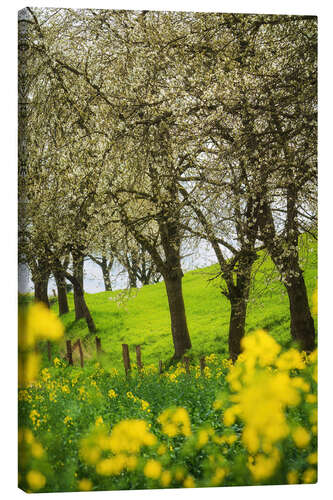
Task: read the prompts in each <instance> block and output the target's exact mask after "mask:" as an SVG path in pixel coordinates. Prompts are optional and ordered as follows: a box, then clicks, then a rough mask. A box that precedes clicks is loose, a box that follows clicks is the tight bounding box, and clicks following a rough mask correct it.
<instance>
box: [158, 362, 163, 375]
mask: <svg viewBox="0 0 333 500" xmlns="http://www.w3.org/2000/svg"><path fill="white" fill-rule="evenodd" d="M158 371H159V374H160V375H162V373H163V363H162V361H161V360H159V362H158Z"/></svg>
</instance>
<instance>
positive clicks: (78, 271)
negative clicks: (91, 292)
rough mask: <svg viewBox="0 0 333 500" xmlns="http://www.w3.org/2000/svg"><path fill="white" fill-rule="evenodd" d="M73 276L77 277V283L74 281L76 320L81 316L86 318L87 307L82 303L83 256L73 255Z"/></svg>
mask: <svg viewBox="0 0 333 500" xmlns="http://www.w3.org/2000/svg"><path fill="white" fill-rule="evenodd" d="M73 276H74V278H75V283H74V282H72V283H73V292H74V307H75V320H76V321H78V320H79V319H81V318H85V317H86V316H85V314H86V309H85V306H84V305H83V303H82V297H83V301H84V295H83V290H84V288H83V256H82V255H78V256H75V257H74V255H73Z"/></svg>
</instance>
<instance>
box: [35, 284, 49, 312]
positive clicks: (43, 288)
mask: <svg viewBox="0 0 333 500" xmlns="http://www.w3.org/2000/svg"><path fill="white" fill-rule="evenodd" d="M48 282H49V279H48V278H45V279H40V280H36V281H35V282H34V285H35V302H43V303H44V304H45V305H46V306H47V307H48V308H49V307H50V303H49V297H48V295H47V287H48Z"/></svg>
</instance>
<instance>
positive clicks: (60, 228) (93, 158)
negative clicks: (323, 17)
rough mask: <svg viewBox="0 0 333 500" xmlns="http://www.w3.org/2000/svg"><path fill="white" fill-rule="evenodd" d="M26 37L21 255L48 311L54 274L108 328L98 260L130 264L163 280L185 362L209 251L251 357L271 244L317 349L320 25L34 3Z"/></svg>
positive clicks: (299, 337) (294, 317) (295, 325)
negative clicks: (263, 253) (252, 310)
mask: <svg viewBox="0 0 333 500" xmlns="http://www.w3.org/2000/svg"><path fill="white" fill-rule="evenodd" d="M19 34H20V36H19V168H20V175H19V210H20V226H19V244H20V258H21V260H22V261H24V262H27V263H28V265H29V267H30V269H31V272H32V275H33V279H34V282H35V285H36V295H37V296H38V298H39V299H41V300H43V298H42V295H43V294H45V281H46V277H47V276H48V275H49V274H50V272H52V273H53V274H54V277H55V279H56V281H57V283H59V286H60V288H61V286H64V283H65V280H66V279H67V280H69V281H70V282H71V283H72V284H73V288H74V296H75V310H76V317H77V318H79V317H85V318H86V320H87V323H88V326H89V329H90V331H94V330H95V324H94V321H93V319H92V317H91V314H90V312H89V310H88V307H87V305H86V303H85V300H84V291H83V278H82V276H83V274H82V266H83V260H84V258H85V256H87V255H91V256H93V258H95V259H96V256H97V261H98V263H99V264H100V265H101V266H105V265H106V267H105V269H107V266H108V263H109V264H110V262H111V260H112V258H114V257H115V258H117V260H118V261H119V262H121V263H122V264H123V265H124V267H126V268H127V269H129V268H130V269H134V271H133V275H134V276H136V277H139V274H138V273H141V277H139V279H140V280H141V281H142V282H143V283H144V282H145V281H144V280H145V279H147V281H146V282H149V281H151V280H154V279H159V277H160V276H161V277H162V278H163V280H164V283H165V286H166V291H167V296H168V303H169V310H170V318H171V330H172V338H173V344H174V349H175V352H174V357H175V358H180V357H181V356H182V355H183V354H184V352H185V351H186V350H187V349H189V348H190V347H191V340H190V333H189V330H188V326H187V321H186V312H185V306H184V300H183V294H182V277H183V272H182V266H181V259H182V252H183V251H184V248H185V245H190V247H193V246H194V245H196V244H198V241H201V240H205V241H207V242H209V244H210V245H211V247H212V249H213V250H214V252H215V255H216V260H217V262H218V264H219V267H220V276H221V278H222V281H223V287H222V293H223V294H224V295H225V296H226V297H227V298H228V300H229V301H230V311H231V313H230V327H229V352H230V356H231V358H232V359H236V358H237V356H238V354H239V353H240V349H241V348H240V342H241V339H242V337H243V335H244V329H245V319H246V310H247V303H248V299H249V291H250V285H251V276H252V268H253V264H254V262H255V261H256V259H257V257H258V251H259V250H260V249H263V248H265V249H266V250H267V251H268V253H269V255H270V256H271V258H272V260H273V262H274V264H275V266H276V269H277V271H278V273H279V275H280V279H281V281H282V283H283V284H284V286H285V288H286V291H287V294H288V297H289V303H290V318H291V336H292V338H293V339H295V340H296V341H297V342H299V344H300V346H301V348H302V349H305V350H307V351H310V350H312V349H313V348H314V346H315V329H314V322H313V318H312V316H311V312H310V308H309V303H308V298H307V291H306V287H305V283H304V278H303V271H302V269H301V266H300V260H299V246H298V240H299V235H300V234H301V233H303V232H306V231H309V232H315V228H316V214H317V186H316V181H317V166H316V144H317V125H316V124H317V107H316V103H317V90H316V83H317V69H316V63H317V22H316V19H315V18H313V17H309V16H272V15H242V14H237V15H236V14H216V13H214V14H205V13H182V12H148V11H137V12H130V11H112V10H94V9H91V10H72V9H45V8H44V9H30V8H28V9H25V10H24V11H21V12H20V15H19ZM138 256H140V259H141V260H140V259H139V260H140V262H141V265H137V262H138ZM110 258H111V260H110ZM142 259H143V260H142ZM142 262H146V263H147V264H144V265H142ZM69 264H70V265H69ZM135 269H136V270H135ZM133 280H135V278H133ZM42 283H44V289H43V286H42V285H41V284H42ZM133 283H134V281H132V284H133ZM39 287H40V291H39ZM60 288H59V299H60Z"/></svg>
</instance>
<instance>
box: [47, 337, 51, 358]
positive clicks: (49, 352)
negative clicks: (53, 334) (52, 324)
mask: <svg viewBox="0 0 333 500" xmlns="http://www.w3.org/2000/svg"><path fill="white" fill-rule="evenodd" d="M47 357H48V359H49V361H50V362H51V360H52V351H51V342H50V341H49V340H48V341H47Z"/></svg>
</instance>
